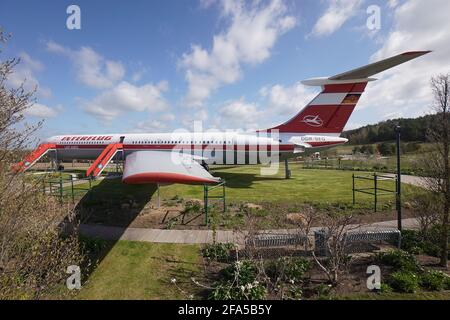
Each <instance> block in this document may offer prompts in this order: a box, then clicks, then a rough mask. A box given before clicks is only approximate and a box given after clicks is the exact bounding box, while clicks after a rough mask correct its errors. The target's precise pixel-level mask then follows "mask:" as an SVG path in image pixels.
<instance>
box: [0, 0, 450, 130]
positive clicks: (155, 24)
mask: <svg viewBox="0 0 450 320" xmlns="http://www.w3.org/2000/svg"><path fill="white" fill-rule="evenodd" d="M449 3H450V2H449V1H446V0H430V1H420V0H390V1H376V0H374V1H372V0H371V1H369V0H322V1H317V0H298V1H294V0H284V1H283V0H267V1H255V2H251V1H246V2H240V1H237V0H230V1H225V0H223V1H220V0H201V1H198V0H196V1H194V0H192V1H175V0H172V1H138V0H136V1H75V2H73V1H23V0H15V1H10V0H2V1H1V2H0V25H1V26H3V28H4V29H5V30H6V31H7V32H10V33H12V35H13V38H12V39H11V41H10V42H9V43H8V44H7V46H6V47H4V48H3V52H2V53H1V58H2V59H5V58H6V57H13V56H20V57H21V58H22V62H21V64H20V65H19V66H18V67H17V73H16V74H15V75H14V76H13V78H12V79H10V82H11V85H14V84H17V83H19V82H20V81H21V80H23V79H24V78H26V79H27V84H28V85H29V87H32V86H37V87H38V91H37V104H36V105H35V106H34V107H32V109H31V110H30V111H29V112H28V113H27V119H28V120H29V121H30V122H33V121H37V120H39V119H41V118H45V125H44V128H43V129H42V130H41V132H40V135H41V136H42V137H44V136H48V135H54V134H76V133H80V134H82V133H110V132H159V131H162V132H164V131H171V130H174V129H178V128H186V129H192V125H193V123H192V121H194V120H201V121H203V127H204V128H217V129H242V130H248V129H253V128H265V127H268V126H270V125H275V124H278V123H279V122H283V121H285V120H287V119H288V118H289V117H290V116H292V115H294V114H295V113H296V112H298V111H299V110H300V109H301V108H302V107H303V106H304V105H305V103H307V102H308V100H309V99H311V97H313V96H314V95H315V94H316V93H317V92H318V88H309V87H305V86H303V85H301V84H300V83H299V81H300V80H303V79H307V78H311V77H316V76H328V75H333V74H337V73H340V72H342V71H346V70H348V69H352V68H354V67H357V66H360V65H363V64H366V63H368V62H370V61H373V60H377V59H380V58H385V57H388V56H390V55H394V54H398V53H401V52H403V51H408V50H428V49H429V50H435V52H433V53H432V54H430V55H429V56H426V57H423V58H421V60H420V61H417V62H411V63H410V64H409V65H405V66H401V67H399V68H397V69H395V70H392V71H389V72H386V74H383V75H381V76H380V77H379V78H380V81H378V82H376V83H371V84H370V85H369V86H368V88H367V92H366V94H365V95H364V97H363V100H362V101H361V105H358V107H357V110H356V111H355V112H354V114H353V115H352V117H351V119H350V121H349V123H348V126H347V128H354V127H357V126H360V125H363V124H367V123H374V122H377V121H380V120H384V119H389V118H395V117H399V116H405V117H408V116H418V115H423V114H426V113H429V112H430V108H429V106H430V104H431V99H430V91H429V85H428V84H429V78H430V77H431V76H432V75H434V74H437V73H438V72H450V64H449V61H448V57H449V56H450V31H448V30H450V23H449V22H448V18H447V16H446V13H448V12H450V5H449ZM71 4H76V5H78V6H79V7H80V9H81V30H69V29H67V27H66V19H67V17H68V16H69V15H68V14H67V13H66V9H67V7H68V6H69V5H71ZM370 5H376V6H378V7H379V8H380V13H381V28H380V29H379V30H369V28H368V27H367V25H366V21H367V19H368V17H369V14H368V13H367V8H368V7H369V6H370ZM437 9H438V10H437Z"/></svg>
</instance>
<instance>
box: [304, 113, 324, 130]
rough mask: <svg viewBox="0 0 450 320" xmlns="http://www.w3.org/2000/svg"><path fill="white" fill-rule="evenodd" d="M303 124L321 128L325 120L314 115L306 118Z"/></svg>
mask: <svg viewBox="0 0 450 320" xmlns="http://www.w3.org/2000/svg"><path fill="white" fill-rule="evenodd" d="M301 122H304V123H306V124H307V125H309V126H311V127H321V126H322V125H323V120H322V119H320V117H319V116H318V115H317V116H313V115H309V116H305V117H304V118H303V120H302V121H301Z"/></svg>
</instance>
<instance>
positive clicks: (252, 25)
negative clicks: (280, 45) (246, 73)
mask: <svg viewBox="0 0 450 320" xmlns="http://www.w3.org/2000/svg"><path fill="white" fill-rule="evenodd" d="M206 3H209V2H208V1H206ZM221 10H222V16H223V17H225V18H226V19H229V21H230V25H229V26H228V28H227V29H226V30H225V31H224V32H222V33H220V34H217V35H215V36H214V37H213V44H212V48H211V49H210V50H209V51H208V50H206V49H204V48H202V47H201V46H199V45H192V46H191V50H190V52H189V53H185V54H184V55H183V57H182V59H181V61H180V66H181V67H182V68H184V69H185V70H186V75H185V77H186V80H187V82H188V93H187V95H186V97H185V102H186V104H187V105H189V106H197V107H198V106H202V105H203V103H204V101H205V100H206V99H207V98H209V96H210V95H211V93H212V92H213V91H214V90H216V89H217V88H219V87H220V86H223V85H225V84H231V83H234V82H236V81H237V80H238V79H239V78H240V77H241V72H242V70H241V68H242V65H243V64H250V65H255V64H259V63H261V62H263V61H264V60H266V59H267V58H268V57H269V56H270V51H271V49H272V47H273V46H274V44H275V42H276V40H277V39H278V37H279V36H280V35H281V34H283V33H285V32H286V31H288V30H290V29H291V28H293V27H294V25H295V23H296V20H295V18H294V17H292V16H289V15H287V14H286V11H287V9H286V6H285V5H284V4H283V2H282V1H281V0H272V1H270V2H269V3H268V4H267V5H262V4H261V2H260V1H253V2H251V3H247V2H242V1H236V0H232V1H226V0H223V1H222V2H221Z"/></svg>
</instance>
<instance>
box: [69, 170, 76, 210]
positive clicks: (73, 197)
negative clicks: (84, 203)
mask: <svg viewBox="0 0 450 320" xmlns="http://www.w3.org/2000/svg"><path fill="white" fill-rule="evenodd" d="M70 182H71V187H72V203H75V195H74V190H73V176H72V175H70Z"/></svg>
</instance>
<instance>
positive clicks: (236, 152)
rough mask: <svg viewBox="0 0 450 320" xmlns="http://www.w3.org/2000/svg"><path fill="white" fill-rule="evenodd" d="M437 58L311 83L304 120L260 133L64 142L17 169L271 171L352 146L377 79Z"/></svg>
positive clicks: (180, 174)
mask: <svg viewBox="0 0 450 320" xmlns="http://www.w3.org/2000/svg"><path fill="white" fill-rule="evenodd" d="M429 52H431V51H412V52H405V53H402V54H399V55H396V56H393V57H390V58H387V59H384V60H381V61H378V62H375V63H371V64H368V65H366V66H363V67H360V68H356V69H353V70H350V71H347V72H344V73H340V74H337V75H335V76H331V77H324V78H313V79H308V80H304V81H302V83H303V84H304V85H308V86H320V87H321V89H322V91H321V92H320V93H319V94H318V95H317V96H316V97H315V98H314V99H313V100H312V101H311V102H310V103H308V104H307V105H306V106H305V107H304V108H303V109H302V110H301V111H300V112H299V113H298V114H297V115H295V116H294V117H292V118H291V119H289V120H288V121H286V122H284V123H283V124H280V125H278V126H275V127H272V128H269V129H265V130H257V131H255V132H252V133H236V132H235V133H230V132H173V133H142V134H135V133H133V134H92V135H58V136H53V137H50V138H48V139H47V140H46V141H44V142H43V143H42V144H40V145H39V146H38V147H37V148H36V149H35V150H34V151H32V152H31V153H30V154H29V155H28V156H27V157H26V158H25V159H24V160H23V161H21V162H20V163H18V164H16V165H15V166H14V169H15V170H16V171H25V170H27V169H29V168H31V167H32V166H33V165H34V164H35V163H36V162H37V161H38V160H39V159H40V158H41V157H42V156H43V155H45V154H46V153H48V152H50V154H51V155H52V158H53V159H54V160H55V161H57V162H58V163H59V162H61V161H71V160H74V159H76V160H83V159H89V160H94V162H93V163H92V165H91V167H90V168H89V169H88V170H87V172H86V175H87V176H93V177H96V176H98V175H99V174H100V173H101V172H102V171H103V169H104V168H105V167H106V166H107V165H108V163H109V162H110V161H111V160H113V159H115V160H120V159H122V160H124V171H123V176H122V181H123V182H124V183H128V184H144V183H157V184H160V183H183V184H214V183H217V182H219V181H220V178H217V177H214V176H212V175H211V174H210V172H209V171H208V167H207V166H208V165H209V164H233V165H241V164H242V165H244V164H252V163H266V164H267V163H268V162H265V160H267V159H269V162H275V163H277V162H281V161H283V160H286V159H288V158H292V157H296V156H298V155H299V154H301V153H309V152H316V151H317V150H321V149H323V148H328V147H332V146H336V145H340V144H344V143H346V142H347V141H348V140H347V139H346V138H342V137H340V134H341V133H342V131H343V129H344V127H345V125H346V123H347V121H348V119H349V118H350V116H351V114H352V112H353V110H354V109H355V107H356V104H357V103H358V101H359V99H360V97H361V95H362V94H363V92H364V90H365V88H366V85H367V84H368V83H369V82H371V81H374V80H377V79H375V78H371V77H372V76H373V75H375V74H378V73H380V72H382V71H385V70H387V69H390V68H393V67H395V66H397V65H400V64H402V63H405V62H407V61H410V60H412V59H415V58H418V57H420V56H422V55H425V54H427V53H429ZM398 85H401V84H398Z"/></svg>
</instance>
